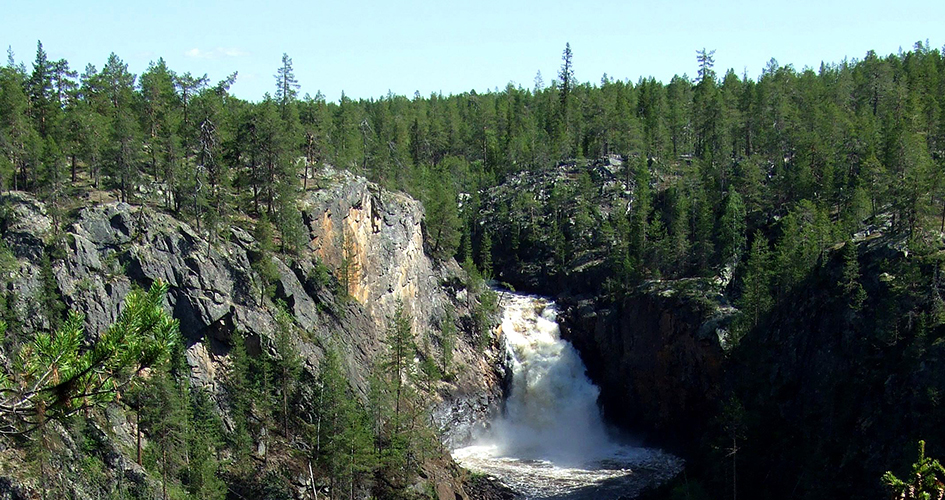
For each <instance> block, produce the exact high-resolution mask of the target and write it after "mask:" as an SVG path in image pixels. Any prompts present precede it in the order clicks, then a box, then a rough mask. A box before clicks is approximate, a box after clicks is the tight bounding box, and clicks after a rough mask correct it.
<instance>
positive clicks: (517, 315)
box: [452, 292, 683, 500]
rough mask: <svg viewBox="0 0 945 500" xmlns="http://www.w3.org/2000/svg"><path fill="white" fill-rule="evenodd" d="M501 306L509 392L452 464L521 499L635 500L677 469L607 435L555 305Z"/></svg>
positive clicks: (510, 298)
mask: <svg viewBox="0 0 945 500" xmlns="http://www.w3.org/2000/svg"><path fill="white" fill-rule="evenodd" d="M500 305H501V307H502V309H503V317H502V327H501V328H502V337H503V339H504V342H505V346H506V350H507V355H508V359H509V363H510V365H511V367H512V387H511V390H510V393H509V396H508V399H507V400H506V401H505V406H504V408H503V412H502V414H501V416H499V417H497V418H496V419H495V420H494V421H493V422H491V425H490V426H489V428H488V431H487V432H485V433H484V434H483V435H482V436H480V437H478V438H477V439H475V440H474V441H473V442H472V443H468V445H467V446H464V447H462V448H458V449H455V450H453V452H452V454H453V458H454V459H455V460H456V461H457V462H459V463H460V464H461V465H463V466H464V467H466V468H468V469H470V470H472V471H474V472H478V473H482V474H487V475H491V476H494V477H496V478H497V479H499V480H500V481H502V482H503V483H505V484H506V485H508V486H509V487H510V488H512V489H513V490H515V491H517V492H519V493H521V494H522V495H523V496H524V498H528V499H552V498H553V499H575V500H577V499H592V498H593V499H600V500H608V499H618V498H634V497H635V496H637V495H639V494H640V493H641V492H642V491H644V490H645V489H647V488H651V487H653V486H656V485H659V484H662V483H663V482H665V481H667V480H668V479H670V478H672V477H673V476H675V475H676V474H678V473H679V472H680V471H681V470H682V467H683V462H682V460H681V459H679V458H677V457H675V456H673V455H670V454H668V453H665V452H662V451H660V450H657V449H652V448H642V447H637V446H634V445H633V444H631V443H629V442H627V441H626V440H625V439H619V438H616V437H614V436H615V434H614V433H612V432H611V430H610V429H608V427H607V425H605V423H604V421H603V419H602V417H601V413H600V409H599V407H598V405H597V396H598V394H599V393H600V390H599V389H598V388H597V386H595V385H593V384H592V383H591V382H590V380H588V378H587V375H586V373H585V371H586V370H585V367H584V364H583V363H582V361H581V358H580V356H579V355H578V353H577V351H576V350H575V349H574V347H573V346H571V343H570V342H568V341H566V340H563V339H561V337H560V331H559V329H558V323H557V321H556V319H557V310H556V309H555V304H554V302H551V301H549V300H548V299H545V298H541V297H536V296H530V295H520V294H514V293H509V292H500Z"/></svg>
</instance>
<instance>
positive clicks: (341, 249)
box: [0, 172, 500, 500]
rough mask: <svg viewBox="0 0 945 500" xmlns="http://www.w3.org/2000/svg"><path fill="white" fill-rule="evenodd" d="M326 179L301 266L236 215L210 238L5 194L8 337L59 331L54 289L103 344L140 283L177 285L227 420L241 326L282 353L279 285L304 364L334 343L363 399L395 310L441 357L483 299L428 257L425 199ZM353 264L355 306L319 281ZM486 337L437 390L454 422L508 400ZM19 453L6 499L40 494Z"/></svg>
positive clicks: (177, 224)
mask: <svg viewBox="0 0 945 500" xmlns="http://www.w3.org/2000/svg"><path fill="white" fill-rule="evenodd" d="M323 184H324V185H327V186H328V187H325V188H323V189H320V190H316V191H310V192H309V193H307V194H306V196H305V197H304V199H303V200H302V204H301V211H302V215H303V220H304V222H305V225H306V227H307V229H308V231H309V236H310V245H309V251H307V252H303V253H302V255H301V256H299V257H297V258H294V259H288V258H284V257H280V256H277V255H269V254H266V253H265V252H263V250H262V249H261V248H260V246H259V244H258V243H257V242H256V240H255V239H254V237H253V236H252V233H251V231H250V230H249V229H250V228H249V226H248V225H246V227H241V226H242V224H240V223H239V222H238V221H237V223H236V224H234V225H233V226H232V227H229V228H226V230H225V231H223V232H222V234H220V235H219V236H218V237H216V238H214V239H212V240H211V239H209V238H208V237H207V236H206V235H205V234H203V233H202V232H200V231H198V230H196V229H195V228H194V227H192V226H191V225H189V224H187V223H186V222H183V221H181V220H178V219H175V218H174V217H173V216H171V215H169V214H167V213H163V212H161V211H160V210H157V209H155V208H151V207H146V206H132V205H128V204H123V203H117V202H113V203H107V204H102V205H94V206H89V207H86V208H83V209H81V210H79V211H78V212H77V213H75V214H73V217H72V218H71V220H68V221H65V222H63V221H62V220H61V219H59V218H58V214H56V215H57V217H55V218H54V217H53V216H52V215H51V214H50V212H52V210H50V209H48V208H47V207H46V206H45V205H44V204H43V203H41V202H39V201H37V200H36V199H34V198H32V197H30V196H28V195H26V194H22V193H16V192H14V193H8V194H5V195H3V196H2V198H0V207H2V214H0V216H2V226H0V230H2V231H0V236H2V241H3V242H4V243H5V245H6V247H8V249H9V252H8V253H9V254H10V255H9V258H7V259H6V260H5V262H6V264H7V269H6V271H7V273H6V275H5V276H3V280H4V286H5V297H6V299H7V300H6V315H7V317H8V318H10V319H11V321H10V322H11V323H14V324H15V325H16V327H17V328H16V330H13V331H11V332H10V333H9V334H8V337H10V338H11V341H13V342H21V341H23V340H25V339H28V338H29V336H30V335H31V332H35V331H43V330H47V329H48V328H49V323H50V316H49V314H47V312H48V311H45V310H44V300H47V298H48V297H45V296H44V294H47V295H48V294H49V293H50V291H53V290H54V291H55V293H56V294H57V295H58V297H59V298H60V299H61V301H62V302H64V303H65V305H66V306H67V307H68V308H69V309H72V310H75V311H78V312H81V313H83V314H84V315H85V322H86V327H87V332H89V335H90V336H92V337H93V338H94V336H95V335H96V334H97V332H100V331H102V330H103V329H104V328H105V327H106V326H107V325H108V324H110V323H111V322H113V321H114V320H115V318H116V317H117V315H118V312H119V308H120V306H121V303H122V300H123V298H124V296H125V295H126V294H127V293H128V292H129V290H131V289H132V287H135V286H140V287H148V286H149V285H150V284H151V283H152V282H155V281H157V280H162V281H164V282H166V283H168V284H169V285H170V289H169V292H168V295H167V307H168V309H169V310H170V311H172V313H173V316H174V317H175V318H177V319H178V320H179V321H180V329H181V332H182V334H183V337H184V339H185V349H186V360H187V364H188V365H189V368H190V383H191V384H192V386H193V387H198V388H202V389H206V391H207V393H208V394H210V395H211V397H212V399H213V400H214V402H215V404H214V406H215V410H214V411H216V412H218V413H219V414H220V416H222V417H223V419H224V421H227V412H228V406H227V403H226V398H225V397H223V395H222V392H221V391H222V388H221V381H222V380H223V378H224V377H225V374H226V372H227V370H228V368H229V366H230V364H231V360H230V359H229V352H230V348H231V345H232V338H233V335H234V334H235V333H236V332H239V334H240V335H241V336H242V337H243V338H245V339H246V345H247V350H248V351H249V352H250V354H251V355H254V353H255V355H258V354H259V353H261V352H264V351H265V352H266V353H268V354H269V355H272V356H276V355H277V354H276V352H275V346H274V331H275V325H276V318H275V308H274V307H273V304H272V302H271V300H270V298H269V297H267V296H266V293H265V288H266V286H267V285H269V286H272V287H274V297H272V298H273V299H276V300H281V301H282V302H284V303H285V305H286V307H287V309H288V311H289V312H290V313H291V316H292V317H293V318H294V320H295V322H296V324H297V326H298V331H299V332H300V333H299V334H297V335H294V336H293V337H292V342H293V344H294V347H295V349H296V350H297V351H298V352H299V353H300V355H301V357H302V362H303V368H304V369H305V370H306V371H308V372H310V373H312V374H314V373H317V371H318V364H319V362H320V360H321V359H322V357H323V353H324V348H325V346H332V347H333V348H334V349H336V350H337V351H339V352H340V354H341V356H340V358H341V359H342V360H343V363H344V367H345V369H346V371H347V374H348V377H349V380H350V381H351V383H352V384H353V385H354V386H355V387H356V388H357V389H358V390H359V391H360V393H361V394H362V395H364V394H366V390H367V375H368V374H369V373H370V371H371V368H372V366H373V363H374V362H375V360H376V359H378V355H379V353H380V352H382V351H383V349H385V347H384V346H383V344H382V338H383V337H384V336H385V332H386V330H387V325H388V320H389V318H390V317H391V316H392V315H393V313H394V309H395V307H396V306H397V304H399V303H402V304H403V306H404V308H405V310H406V311H407V312H408V313H409V314H410V315H411V317H412V323H413V324H412V326H413V333H414V335H415V336H416V338H417V343H418V345H427V346H431V347H429V348H430V349H438V348H440V346H439V345H438V343H439V342H440V341H441V339H440V337H439V332H440V331H441V329H442V325H443V324H444V322H445V321H451V319H449V318H451V317H454V318H457V319H458V320H459V321H458V324H459V325H460V326H461V327H462V325H471V324H472V322H471V321H464V320H463V318H464V317H466V316H468V315H469V314H470V311H471V307H473V306H474V305H475V296H474V294H473V293H471V292H470V291H468V290H466V288H465V287H466V285H465V282H466V281H465V277H464V276H463V273H462V271H461V270H460V269H459V267H458V266H457V265H456V264H455V262H453V261H447V262H437V261H433V260H431V259H430V258H429V257H428V256H427V255H426V253H425V252H424V248H423V235H422V232H421V221H422V218H423V208H422V206H421V205H420V203H419V202H417V201H414V200H412V199H410V198H409V197H407V196H405V195H403V194H399V193H393V192H388V191H384V190H382V189H380V188H378V187H377V186H375V185H373V184H371V183H369V182H367V181H365V180H364V179H362V178H358V177H355V176H352V175H350V174H348V173H346V172H338V173H331V174H330V179H327V180H326V182H324V183H323ZM259 259H272V263H273V265H274V268H275V269H276V270H277V272H276V274H275V279H274V280H273V281H274V283H265V282H264V278H263V277H261V276H260V274H259V273H257V272H256V270H255V269H254V265H253V263H254V262H256V261H258V260H259ZM343 266H348V269H349V270H352V271H354V272H352V273H350V276H349V282H348V283H347V285H348V288H349V289H348V291H347V292H348V293H347V294H349V295H350V296H351V297H353V300H350V299H345V298H344V295H345V294H344V293H340V294H339V293H338V290H337V288H338V286H340V285H338V284H337V283H336V284H335V285H334V286H332V284H331V283H330V282H326V281H325V279H324V277H323V278H319V277H318V273H319V271H320V270H324V269H325V268H326V267H327V269H328V270H329V271H332V272H333V274H334V276H335V277H337V276H339V275H340V273H341V271H342V267H343ZM448 310H449V311H450V312H449V315H450V316H448V313H447V311H448ZM477 336H478V333H477V332H475V331H473V330H471V329H469V328H465V329H463V328H461V330H460V332H459V334H458V338H457V342H456V348H455V352H454V357H453V359H454V363H455V364H456V366H458V367H460V368H459V369H457V370H455V377H454V378H453V379H452V380H451V381H450V382H440V383H439V385H438V390H437V393H438V394H439V397H438V398H437V400H436V402H435V405H436V406H437V407H438V408H439V411H438V414H440V415H441V422H442V423H443V424H444V425H450V424H452V423H453V420H457V421H458V420H463V421H467V422H473V421H475V420H476V417H475V415H476V414H478V413H482V412H486V411H488V407H489V406H490V405H491V404H492V403H493V401H494V400H495V398H497V397H499V393H500V389H499V387H498V386H499V379H498V375H497V372H496V366H497V363H498V360H497V359H495V357H492V356H490V355H489V352H491V351H489V350H487V351H486V355H483V353H482V352H481V351H480V350H477V349H475V348H474V347H473V346H474V345H475V344H476V343H477V339H476V338H475V337H477ZM112 410H114V411H112ZM107 417H108V418H107V421H103V423H102V426H101V429H100V431H101V434H102V435H103V436H107V439H110V440H113V441H114V444H113V445H112V448H113V449H114V451H115V456H114V457H113V460H112V462H111V466H112V467H115V468H116V469H119V470H124V471H125V474H124V475H135V477H139V478H141V477H145V476H146V475H145V473H144V472H143V470H141V469H140V467H138V466H137V465H136V464H135V463H134V461H133V460H131V459H130V457H129V456H128V455H127V453H128V449H129V447H130V446H131V443H129V442H128V439H130V436H132V435H133V434H134V432H133V427H134V422H133V421H132V419H131V418H130V417H129V416H128V415H127V414H125V412H123V411H122V408H121V406H120V405H118V406H115V407H114V408H112V409H111V410H109V411H108V412H107ZM255 439H257V440H260V441H265V440H266V439H267V438H266V436H265V435H257V436H255ZM66 448H69V446H66ZM260 449H263V448H260ZM17 456H18V453H17V451H16V449H15V447H14V448H7V449H6V450H0V463H3V464H4V467H3V468H2V470H3V471H4V472H3V473H2V474H0V476H3V477H4V480H5V481H6V482H7V483H8V484H12V485H14V486H15V487H12V486H11V487H10V488H7V491H13V490H17V491H23V492H28V491H30V490H31V488H35V487H36V484H35V483H33V482H31V481H30V480H29V479H27V477H28V475H27V474H24V473H23V468H22V467H18V466H17V464H18V459H17ZM21 458H22V457H21ZM298 468H300V469H301V466H299V467H298ZM449 470H454V469H451V468H450V467H447V468H446V469H443V470H442V471H439V472H437V471H433V472H431V473H430V474H431V477H434V478H436V480H437V481H438V482H439V483H442V484H436V485H435V489H436V491H437V492H439V493H438V494H439V496H440V498H449V499H450V500H453V499H454V498H460V497H461V498H466V494H465V492H464V491H463V488H462V485H461V483H460V482H458V480H457V479H456V477H455V475H456V474H455V472H454V473H452V474H451V473H449ZM454 471H455V470H454ZM119 475H122V474H119ZM303 476H304V474H303ZM300 477H302V476H300ZM294 481H297V485H298V488H299V491H303V490H305V489H306V488H307V487H310V485H306V484H304V483H305V482H306V481H307V480H305V479H304V478H303V479H298V480H294ZM89 495H91V493H89ZM454 495H455V497H454Z"/></svg>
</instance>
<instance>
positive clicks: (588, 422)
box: [493, 294, 610, 465]
mask: <svg viewBox="0 0 945 500" xmlns="http://www.w3.org/2000/svg"><path fill="white" fill-rule="evenodd" d="M503 299H504V305H505V309H504V314H503V318H502V333H503V335H504V337H505V344H506V349H507V352H508V356H509V359H510V361H511V366H512V387H511V391H510V394H509V398H508V400H507V401H506V406H505V413H504V415H503V416H502V417H501V418H500V419H498V420H497V421H496V422H494V423H493V439H494V441H495V443H496V446H497V451H498V452H499V453H500V454H501V455H503V456H512V457H518V458H522V459H532V460H548V461H550V462H554V463H556V464H561V465H581V464H583V463H585V462H586V461H588V460H590V459H593V458H595V457H598V456H600V454H601V453H602V452H604V451H606V450H608V449H609V448H610V443H609V439H608V438H607V435H606V432H605V427H604V423H603V421H602V420H601V415H600V409H599V408H598V406H597V396H598V394H599V393H600V390H599V389H598V388H597V387H596V386H595V385H593V384H591V382H590V380H588V379H587V375H585V368H584V363H582V362H581V358H580V356H579V355H578V353H577V351H576V350H575V349H574V347H573V346H572V345H571V343H570V342H568V341H566V340H562V339H561V337H560V335H559V329H558V323H557V322H556V319H557V310H556V309H555V305H554V303H553V302H549V301H547V300H544V299H540V298H536V297H528V296H521V295H511V294H505V296H504V297H503Z"/></svg>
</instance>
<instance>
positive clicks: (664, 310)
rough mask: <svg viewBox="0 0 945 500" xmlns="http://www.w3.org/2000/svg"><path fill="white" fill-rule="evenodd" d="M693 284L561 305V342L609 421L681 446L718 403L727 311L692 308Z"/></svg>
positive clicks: (704, 305) (702, 304) (657, 285)
mask: <svg viewBox="0 0 945 500" xmlns="http://www.w3.org/2000/svg"><path fill="white" fill-rule="evenodd" d="M693 283H694V282H692V281H690V282H688V283H687V282H654V283H649V284H647V285H646V286H644V287H642V288H641V289H640V290H639V291H638V293H637V294H635V295H632V296H629V297H624V298H622V299H619V300H616V301H609V300H606V299H602V298H597V299H590V298H585V299H580V300H574V299H571V298H568V297H565V298H563V299H562V305H563V306H564V307H565V309H564V311H563V313H562V315H561V317H562V322H563V325H562V330H563V332H564V336H565V337H566V338H567V339H568V340H570V341H571V343H573V344H574V346H575V347H576V348H577V349H578V350H579V351H580V352H581V356H582V358H583V359H584V361H585V364H586V365H587V371H588V375H589V376H590V377H591V379H592V380H594V381H595V382H596V383H597V384H598V385H599V386H600V387H601V400H600V403H601V404H602V406H603V409H604V412H605V414H606V415H607V416H608V418H610V419H611V420H614V421H617V422H621V423H623V424H625V425H628V426H630V427H632V428H636V429H648V430H650V431H654V432H656V433H658V434H660V435H662V437H663V439H662V440H661V441H662V442H663V443H664V444H665V443H667V442H670V443H671V442H680V441H683V440H686V439H692V438H694V437H697V435H698V433H699V430H700V429H701V428H702V417H703V416H704V415H705V414H706V413H707V412H708V411H710V410H711V409H712V408H713V404H714V401H715V400H716V399H717V398H718V396H719V392H720V388H721V383H722V370H723V363H724V359H725V352H724V350H723V345H724V343H725V340H726V336H727V331H726V328H725V327H726V325H727V323H728V321H729V315H730V313H731V311H730V310H728V309H724V308H719V307H717V306H716V305H715V304H713V303H711V302H708V301H700V300H695V299H694V297H693V295H695V293H696V292H692V291H686V290H685V286H684V285H686V284H689V285H691V284H693Z"/></svg>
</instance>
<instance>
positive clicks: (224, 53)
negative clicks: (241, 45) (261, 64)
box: [184, 47, 249, 59]
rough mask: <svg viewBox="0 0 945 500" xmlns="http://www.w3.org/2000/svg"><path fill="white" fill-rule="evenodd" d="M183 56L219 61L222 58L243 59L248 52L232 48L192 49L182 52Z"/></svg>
mask: <svg viewBox="0 0 945 500" xmlns="http://www.w3.org/2000/svg"><path fill="white" fill-rule="evenodd" d="M184 55H185V56H187V57H190V58H193V59H221V58H224V57H243V56H246V55H249V52H246V51H244V50H240V49H236V48H232V47H229V48H225V47H217V48H215V49H210V50H201V49H198V48H197V47H194V48H192V49H190V50H188V51H186V52H184Z"/></svg>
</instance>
